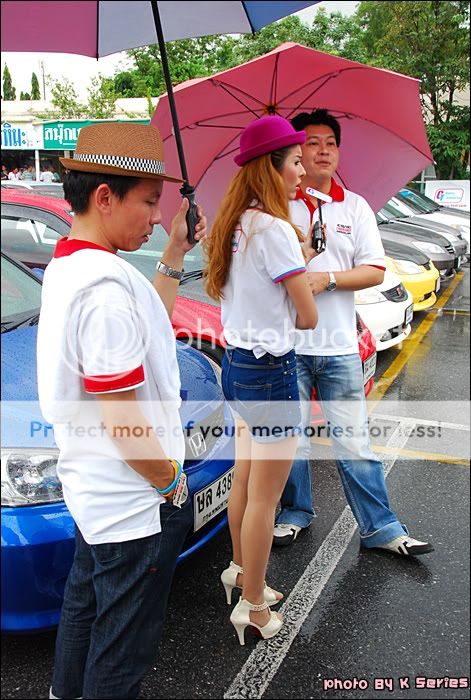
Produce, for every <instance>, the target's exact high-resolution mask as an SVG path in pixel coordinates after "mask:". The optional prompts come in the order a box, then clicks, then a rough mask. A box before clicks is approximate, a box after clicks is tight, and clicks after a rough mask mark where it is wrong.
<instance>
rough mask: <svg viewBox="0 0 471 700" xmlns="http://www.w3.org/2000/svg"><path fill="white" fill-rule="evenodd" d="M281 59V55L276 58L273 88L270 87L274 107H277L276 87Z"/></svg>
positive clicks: (271, 103)
mask: <svg viewBox="0 0 471 700" xmlns="http://www.w3.org/2000/svg"><path fill="white" fill-rule="evenodd" d="M279 58H280V54H279V53H278V54H277V55H276V57H275V68H274V70H273V75H272V79H271V87H270V105H273V107H274V106H275V105H276V85H277V83H278V61H279Z"/></svg>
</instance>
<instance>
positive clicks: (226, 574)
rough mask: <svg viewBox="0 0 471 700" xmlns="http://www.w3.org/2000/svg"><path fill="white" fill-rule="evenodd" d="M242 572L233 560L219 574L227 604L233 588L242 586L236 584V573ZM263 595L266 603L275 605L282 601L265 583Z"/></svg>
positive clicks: (229, 601)
mask: <svg viewBox="0 0 471 700" xmlns="http://www.w3.org/2000/svg"><path fill="white" fill-rule="evenodd" d="M243 573H244V570H243V569H242V567H241V566H239V565H238V564H234V562H233V561H231V563H230V564H229V566H228V567H227V569H224V571H223V572H222V574H221V582H222V585H223V586H224V590H225V591H226V598H227V604H228V605H230V604H231V602H232V591H233V590H234V588H242V586H239V585H238V584H237V574H243ZM263 597H264V598H265V601H266V602H267V603H268V605H276V604H277V603H281V601H282V598H277V597H276V592H275V591H274V590H273V588H270V586H267V584H266V583H265V588H264V589H263Z"/></svg>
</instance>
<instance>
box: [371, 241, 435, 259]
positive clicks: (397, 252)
mask: <svg viewBox="0 0 471 700" xmlns="http://www.w3.org/2000/svg"><path fill="white" fill-rule="evenodd" d="M399 238H401V240H399ZM381 240H382V242H383V246H384V252H385V253H386V255H389V256H390V257H391V258H396V260H411V261H412V262H414V263H415V264H416V265H426V264H427V263H428V262H429V260H430V258H429V257H428V256H427V255H425V253H423V252H422V251H421V250H419V249H418V248H416V247H415V246H414V245H411V244H410V243H405V242H402V237H399V236H398V240H392V239H388V238H386V237H384V238H383V237H381Z"/></svg>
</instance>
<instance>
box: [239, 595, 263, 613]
mask: <svg viewBox="0 0 471 700" xmlns="http://www.w3.org/2000/svg"><path fill="white" fill-rule="evenodd" d="M241 602H242V603H245V604H246V606H247V607H248V609H249V610H251V611H252V612H262V610H266V609H267V608H268V607H269V605H268V603H267V601H266V600H264V601H263V603H260V605H254V603H251V602H250V601H248V600H246V599H245V598H241Z"/></svg>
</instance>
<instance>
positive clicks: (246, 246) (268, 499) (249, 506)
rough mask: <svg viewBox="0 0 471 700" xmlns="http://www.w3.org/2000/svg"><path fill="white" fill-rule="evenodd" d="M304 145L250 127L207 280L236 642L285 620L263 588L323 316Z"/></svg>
mask: <svg viewBox="0 0 471 700" xmlns="http://www.w3.org/2000/svg"><path fill="white" fill-rule="evenodd" d="M304 140H305V133H304V132H299V131H295V130H294V129H293V127H292V126H291V124H290V122H289V121H287V120H286V119H283V118H282V117H280V116H265V117H261V118H260V119H257V120H256V121H254V122H252V123H251V124H249V125H248V126H247V127H246V128H245V129H244V131H243V132H242V134H241V138H240V152H239V153H238V155H237V156H236V157H235V162H236V164H237V165H239V166H240V170H239V171H238V172H237V174H236V175H235V176H234V178H233V180H232V182H231V183H230V185H229V189H228V190H227V193H226V195H225V197H224V199H223V201H222V203H221V206H220V208H219V211H218V213H217V215H216V218H215V221H214V224H213V228H212V232H211V236H210V238H209V240H208V243H207V245H206V249H207V253H208V268H207V284H206V287H207V291H208V294H209V295H210V296H211V297H213V298H214V299H218V300H220V301H221V315H222V323H223V326H224V335H225V339H226V341H227V348H226V354H225V357H224V360H223V365H222V385H223V391H224V395H225V397H226V399H228V400H229V401H230V402H231V407H232V409H233V412H234V414H235V423H236V431H237V433H236V464H235V473H234V481H233V485H232V489H231V493H230V497H229V506H228V515H229V527H230V532H231V539H232V549H233V558H232V561H231V563H230V565H229V567H228V568H227V569H225V570H224V571H223V573H222V575H221V581H222V583H223V585H224V588H225V591H226V595H227V602H228V603H229V604H230V603H231V596H232V590H233V589H234V588H241V589H242V595H241V598H240V600H239V602H238V604H237V605H236V607H235V608H234V610H233V611H232V614H231V622H232V624H233V625H234V627H235V629H236V631H237V634H238V636H239V641H240V643H241V644H244V630H245V628H246V627H247V626H251V627H254V628H257V629H258V630H259V633H260V634H261V636H262V637H263V638H264V639H268V638H270V637H273V636H274V635H275V634H277V632H278V631H279V630H280V628H281V626H282V624H283V621H282V618H281V616H280V615H279V614H278V613H275V612H272V611H270V607H269V606H272V605H276V604H277V603H279V602H280V600H281V599H282V597H283V596H282V594H281V593H279V592H277V591H274V590H273V589H271V588H269V587H268V586H267V585H266V583H265V573H266V569H267V564H268V558H269V554H270V548H271V543H272V537H273V524H274V517H275V508H276V504H277V503H278V501H279V499H280V495H281V492H282V490H283V488H284V485H285V482H286V480H287V478H288V474H289V471H290V468H291V464H292V461H293V458H294V455H295V451H296V445H297V441H298V433H299V425H300V422H301V414H300V404H299V392H298V388H297V381H296V356H295V353H294V340H295V338H294V335H295V329H296V328H303V329H308V328H314V327H315V325H316V323H317V311H316V306H315V302H314V297H313V295H312V293H311V291H310V288H309V284H308V281H307V277H306V263H307V262H309V260H311V259H312V258H313V257H314V256H315V255H316V253H315V251H314V250H313V248H312V246H311V236H308V237H307V240H306V242H304V237H303V236H302V235H301V233H300V231H298V229H297V228H296V226H294V225H293V224H292V223H291V221H290V218H289V209H288V202H289V200H291V199H294V198H295V196H296V190H297V188H298V186H299V184H300V182H301V178H302V176H303V175H305V171H304V168H303V166H302V164H301V144H302V143H304Z"/></svg>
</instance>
